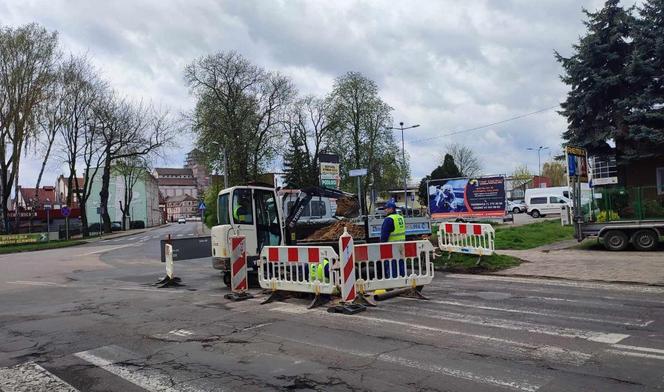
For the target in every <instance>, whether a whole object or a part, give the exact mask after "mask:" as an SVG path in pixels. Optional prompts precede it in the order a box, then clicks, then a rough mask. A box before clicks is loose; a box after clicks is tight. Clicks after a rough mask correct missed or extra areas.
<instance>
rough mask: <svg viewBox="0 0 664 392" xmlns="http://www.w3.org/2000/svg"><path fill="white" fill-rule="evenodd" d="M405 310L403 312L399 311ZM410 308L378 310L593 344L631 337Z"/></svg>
mask: <svg viewBox="0 0 664 392" xmlns="http://www.w3.org/2000/svg"><path fill="white" fill-rule="evenodd" d="M397 309H403V310H397ZM409 309H411V308H409V307H399V306H398V305H393V306H391V307H390V309H381V308H377V310H378V311H381V312H395V313H402V314H407V315H410V316H417V317H427V318H433V319H437V320H445V321H453V322H458V323H465V324H472V325H479V326H483V327H493V328H501V329H509V330H513V331H526V332H530V333H539V334H543V335H551V336H560V337H564V338H581V339H585V340H589V341H591V342H598V343H609V344H615V343H618V342H620V341H621V340H623V339H626V338H628V337H629V336H630V335H626V334H619V333H605V332H597V331H585V330H581V329H576V328H564V327H551V326H548V325H539V324H534V323H527V322H522V321H516V320H502V319H496V318H492V317H482V316H472V315H466V314H462V313H451V312H441V311H435V310H430V309H427V310H426V312H422V311H418V312H415V311H411V310H409Z"/></svg>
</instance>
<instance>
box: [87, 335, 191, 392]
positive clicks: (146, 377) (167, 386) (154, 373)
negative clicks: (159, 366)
mask: <svg viewBox="0 0 664 392" xmlns="http://www.w3.org/2000/svg"><path fill="white" fill-rule="evenodd" d="M74 356H76V357H78V358H80V359H82V360H84V361H86V362H89V363H91V364H93V365H95V366H98V367H100V368H102V369H104V370H106V371H107V372H109V373H112V374H114V375H116V376H118V377H120V378H123V379H125V380H126V381H129V382H130V383H132V384H134V385H137V386H139V387H141V388H143V389H145V390H146V391H149V392H180V391H182V392H198V391H199V389H197V388H195V387H192V386H189V385H186V384H184V383H177V384H175V385H174V380H173V378H172V377H170V376H169V375H167V374H165V373H162V372H161V371H158V370H156V369H150V368H147V367H145V366H138V365H137V366H130V365H125V364H120V363H122V362H127V361H128V360H132V359H133V360H135V359H138V358H139V357H140V356H139V355H138V354H135V353H132V352H131V351H129V350H126V349H123V348H122V347H118V346H105V347H100V348H98V349H95V350H90V351H82V352H79V353H75V354H74ZM108 357H111V358H108Z"/></svg>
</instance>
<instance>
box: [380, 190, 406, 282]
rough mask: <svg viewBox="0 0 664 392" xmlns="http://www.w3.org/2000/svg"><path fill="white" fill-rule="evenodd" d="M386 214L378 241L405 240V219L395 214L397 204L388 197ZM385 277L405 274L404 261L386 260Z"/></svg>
mask: <svg viewBox="0 0 664 392" xmlns="http://www.w3.org/2000/svg"><path fill="white" fill-rule="evenodd" d="M385 212H386V213H387V216H386V217H385V220H383V225H382V226H381V229H380V242H398V241H406V221H405V220H404V219H403V216H401V215H399V214H397V205H396V203H394V200H392V199H390V200H389V201H388V202H387V203H386V204H385ZM385 263H386V267H387V268H386V272H387V276H386V277H387V278H390V277H394V278H396V277H397V276H406V263H405V262H404V260H398V262H397V260H391V262H390V261H386V262H385Z"/></svg>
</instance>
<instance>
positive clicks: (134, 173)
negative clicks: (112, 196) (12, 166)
mask: <svg viewBox="0 0 664 392" xmlns="http://www.w3.org/2000/svg"><path fill="white" fill-rule="evenodd" d="M148 169H149V165H148V162H147V161H146V160H145V159H144V157H142V156H133V157H127V158H122V159H118V161H117V163H116V164H115V171H116V172H117V173H118V174H120V175H121V176H122V182H123V185H124V193H123V200H118V203H119V204H120V211H121V212H122V230H127V229H129V228H131V224H130V225H129V226H130V227H127V218H130V222H131V219H134V217H133V216H132V215H131V214H130V211H131V202H132V200H133V198H134V187H135V186H136V184H137V183H138V181H139V180H141V179H145V177H146V175H147V174H148Z"/></svg>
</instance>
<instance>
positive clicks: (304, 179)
mask: <svg viewBox="0 0 664 392" xmlns="http://www.w3.org/2000/svg"><path fill="white" fill-rule="evenodd" d="M303 143H304V141H302V140H300V139H299V138H298V137H294V136H293V137H290V138H289V143H288V150H287V151H286V153H285V154H284V174H285V181H286V187H287V188H291V189H298V188H302V187H306V186H310V185H315V183H314V184H312V183H311V166H312V165H311V162H309V156H308V155H307V153H306V152H305V151H304V150H303Z"/></svg>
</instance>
